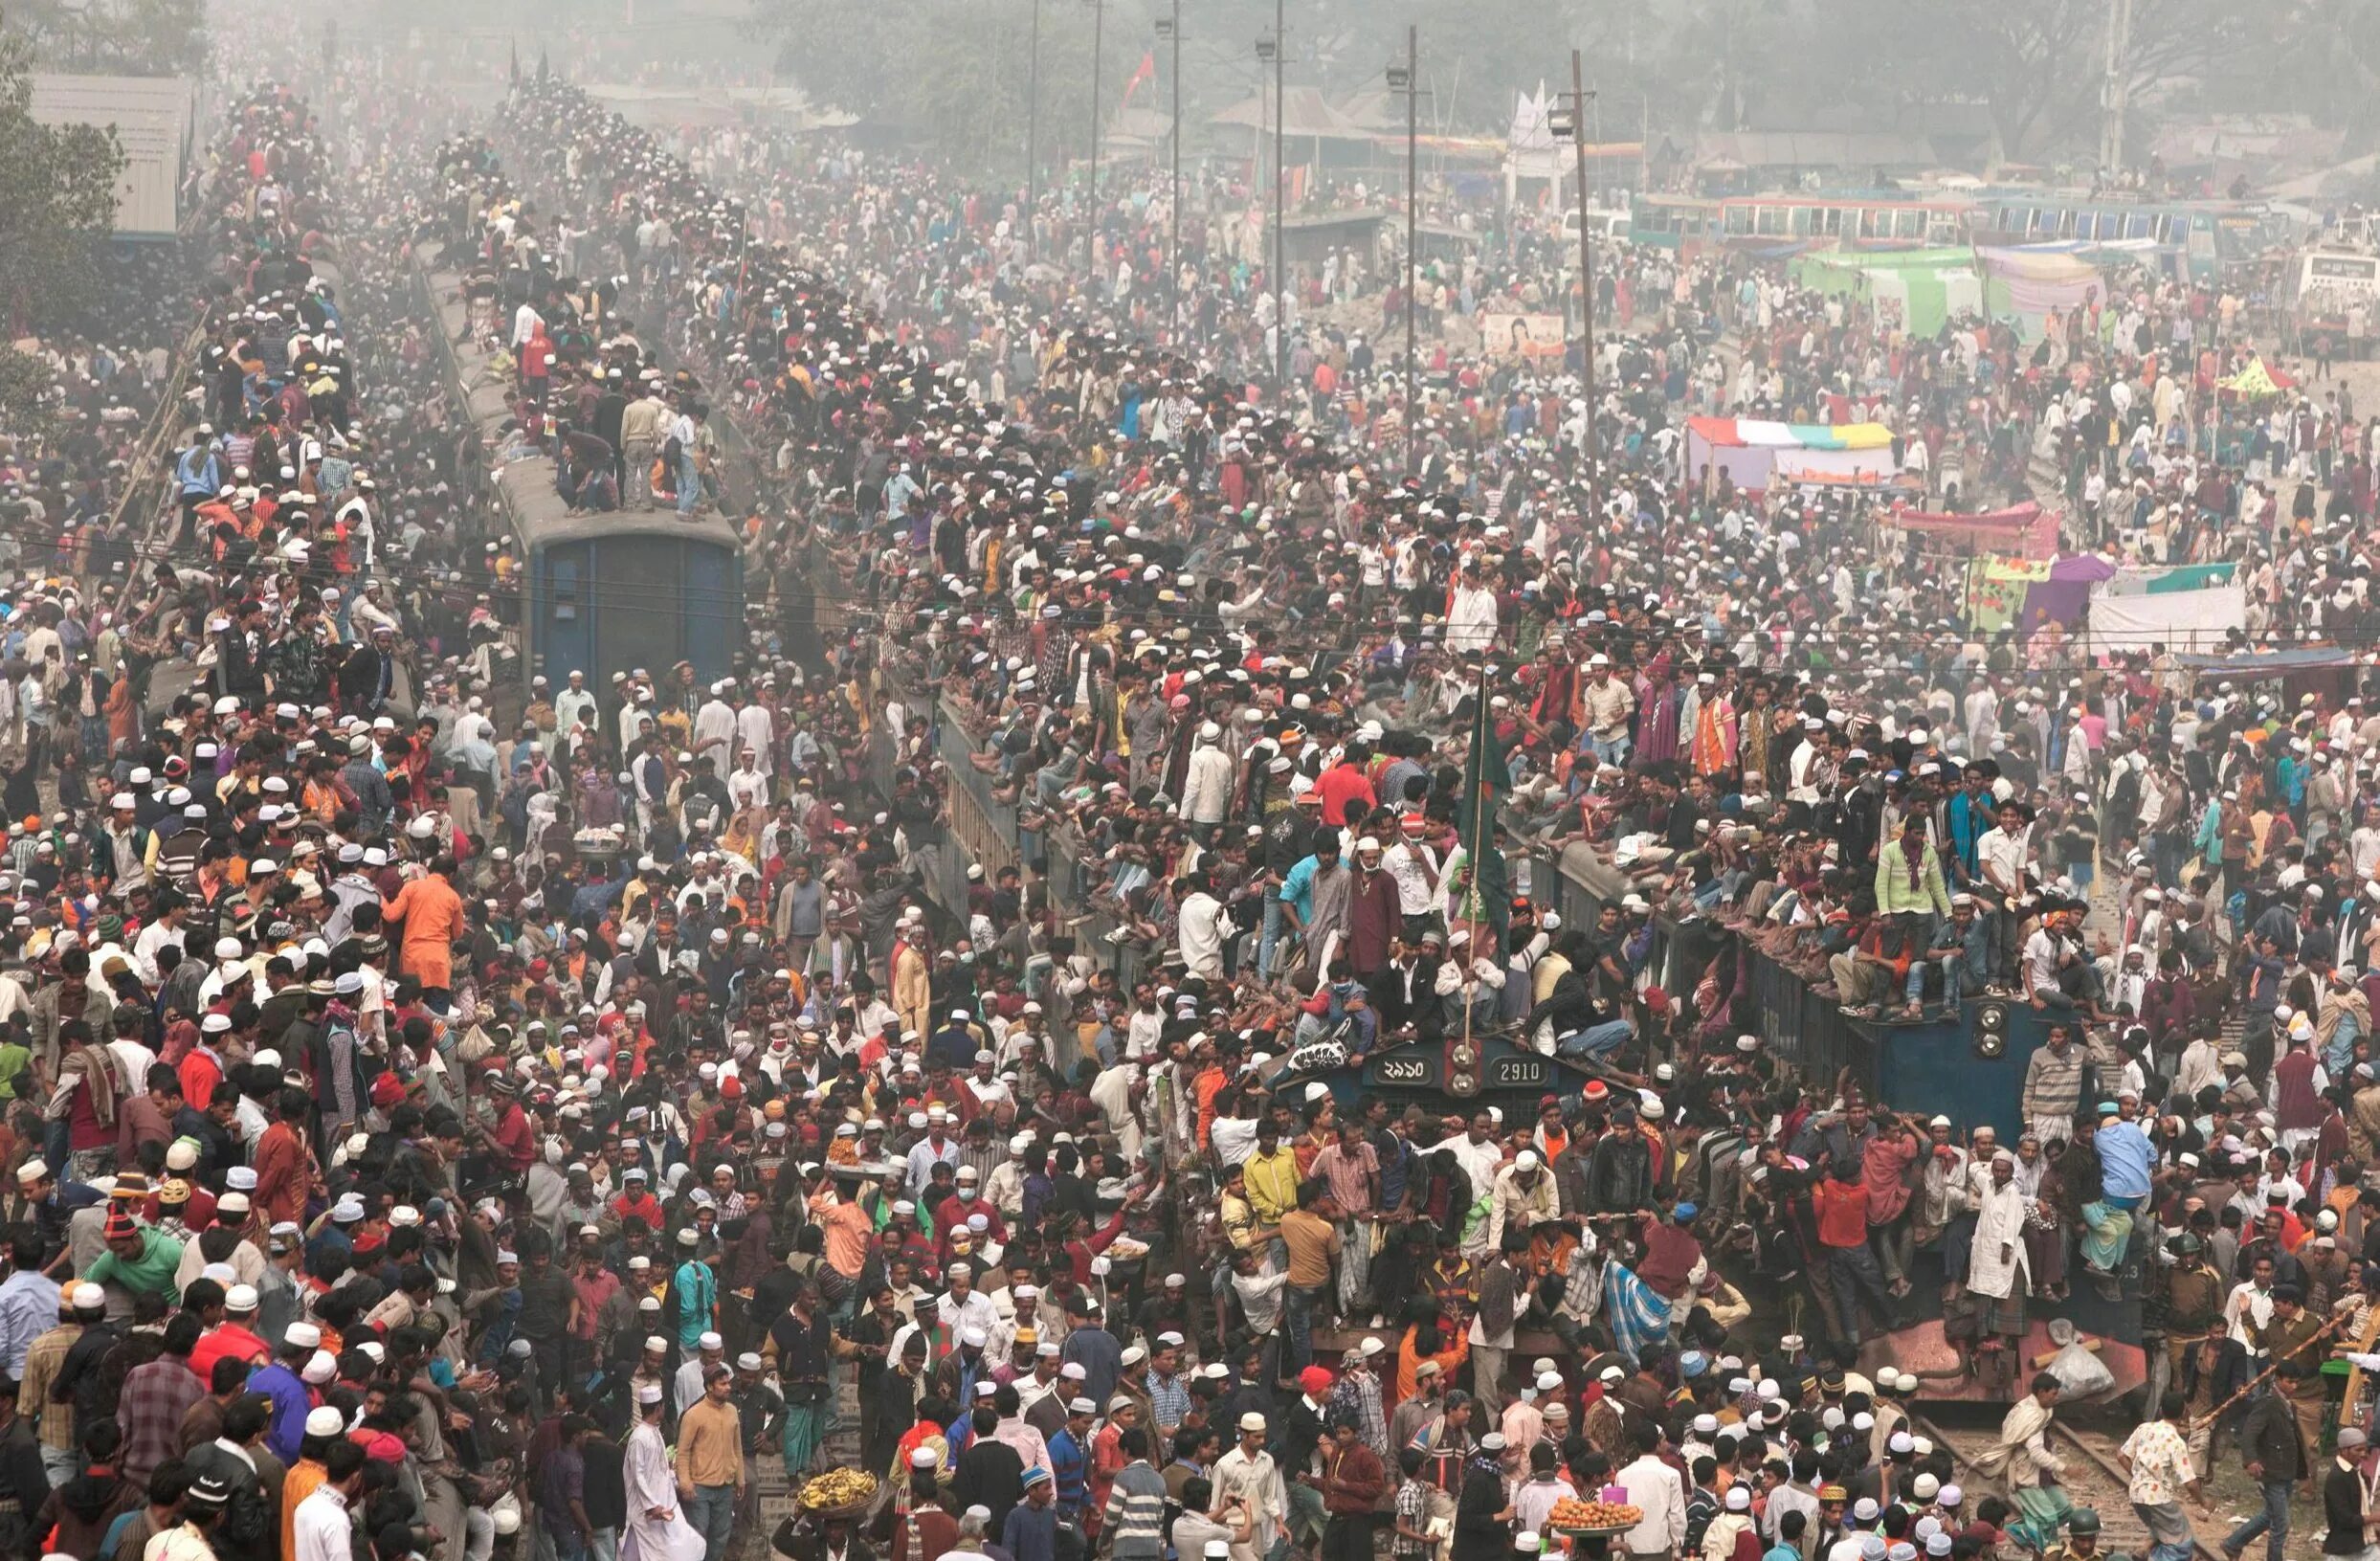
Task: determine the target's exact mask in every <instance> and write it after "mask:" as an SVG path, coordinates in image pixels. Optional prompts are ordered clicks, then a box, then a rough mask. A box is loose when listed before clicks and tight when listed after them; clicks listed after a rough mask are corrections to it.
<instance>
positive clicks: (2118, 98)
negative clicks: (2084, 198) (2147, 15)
mask: <svg viewBox="0 0 2380 1561" xmlns="http://www.w3.org/2000/svg"><path fill="white" fill-rule="evenodd" d="M2131 56H2132V0H2107V76H2106V79H2105V80H2104V81H2102V83H2101V85H2100V94H2099V102H2100V110H2101V113H2100V126H2099V167H2100V173H2101V175H2102V177H2111V176H2113V175H2114V174H2116V173H2117V172H2119V171H2120V170H2121V169H2122V168H2123V167H2124V111H2125V109H2126V108H2127V107H2128V106H2129V105H2130V100H2131V96H2132V89H2131V73H2130V72H2129V71H2127V70H2126V69H2125V65H2124V62H2125V61H2126V60H2128V59H2129V58H2131Z"/></svg>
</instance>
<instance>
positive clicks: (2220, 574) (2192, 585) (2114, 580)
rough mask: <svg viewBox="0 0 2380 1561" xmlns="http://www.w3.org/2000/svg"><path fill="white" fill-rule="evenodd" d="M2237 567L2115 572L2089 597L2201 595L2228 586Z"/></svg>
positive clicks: (2181, 566) (2206, 565)
mask: <svg viewBox="0 0 2380 1561" xmlns="http://www.w3.org/2000/svg"><path fill="white" fill-rule="evenodd" d="M2238 570H2239V566H2238V565H2237V564H2235V563H2232V564H2181V565H2176V566H2174V567H2172V568H2169V569H2141V568H2138V567H2134V568H2128V569H2118V570H2117V571H2116V572H2115V574H2114V575H2113V576H2112V577H2111V578H2110V579H2108V580H2107V581H2106V582H2105V583H2104V584H2102V586H2101V587H2100V588H2099V590H2098V591H2095V592H2094V593H2093V594H2095V595H2100V596H2163V595H2165V594H2167V593H2168V592H2170V591H2203V590H2205V589H2206V588H2207V587H2209V586H2222V585H2229V584H2230V583H2231V579H2232V576H2233V575H2234V574H2235V573H2237V572H2238Z"/></svg>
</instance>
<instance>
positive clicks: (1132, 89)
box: [1116, 51, 1157, 112]
mask: <svg viewBox="0 0 2380 1561" xmlns="http://www.w3.org/2000/svg"><path fill="white" fill-rule="evenodd" d="M1156 74H1157V56H1156V55H1155V54H1154V53H1153V52H1146V51H1145V52H1144V53H1143V54H1142V55H1141V62H1140V63H1139V64H1138V65H1136V66H1134V67H1133V68H1132V75H1131V76H1130V77H1129V78H1126V79H1125V81H1124V84H1123V101H1122V102H1120V103H1118V104H1117V105H1116V107H1117V110H1118V111H1119V112H1122V111H1123V110H1124V109H1127V108H1130V107H1131V106H1132V95H1133V94H1134V93H1136V92H1138V91H1140V90H1141V83H1142V82H1144V81H1146V80H1147V79H1148V78H1151V77H1153V76H1155V75H1156Z"/></svg>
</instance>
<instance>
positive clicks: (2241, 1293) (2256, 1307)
mask: <svg viewBox="0 0 2380 1561" xmlns="http://www.w3.org/2000/svg"><path fill="white" fill-rule="evenodd" d="M2272 1321H2273V1292H2272V1291H2270V1290H2259V1289H2258V1288H2257V1287H2256V1285H2255V1284H2254V1283H2253V1282H2247V1281H2242V1282H2240V1283H2237V1284H2235V1285H2233V1286H2232V1293H2231V1298H2230V1299H2229V1300H2227V1301H2225V1302H2224V1303H2223V1331H2224V1336H2225V1337H2227V1338H2229V1339H2232V1340H2234V1341H2235V1342H2236V1343H2237V1344H2238V1345H2239V1347H2240V1348H2241V1349H2245V1350H2246V1351H2247V1352H2248V1353H2249V1354H2250V1355H2251V1356H2254V1357H2257V1358H2258V1359H2261V1358H2262V1356H2263V1353H2264V1352H2263V1351H2262V1350H2260V1349H2258V1348H2257V1347H2256V1342H2255V1341H2254V1340H2252V1339H2250V1338H2249V1337H2248V1325H2249V1324H2250V1323H2254V1324H2255V1325H2256V1326H2257V1327H2270V1326H2271V1325H2272Z"/></svg>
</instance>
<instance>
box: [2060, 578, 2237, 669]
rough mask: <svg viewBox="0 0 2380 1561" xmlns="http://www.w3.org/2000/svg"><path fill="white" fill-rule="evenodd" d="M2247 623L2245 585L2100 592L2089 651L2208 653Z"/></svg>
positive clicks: (2100, 652) (2093, 616)
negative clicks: (2163, 592)
mask: <svg viewBox="0 0 2380 1561" xmlns="http://www.w3.org/2000/svg"><path fill="white" fill-rule="evenodd" d="M2247 623H2248V589H2247V587H2245V586H2211V587H2209V588H2208V589H2206V590H2204V591H2173V592H2170V593H2169V594H2167V595H2163V596H2102V597H2100V598H2099V599H2097V600H2096V601H2094V602H2092V603H2091V624H2090V647H2091V651H2092V654H2094V655H2116V654H2120V653H2123V652H2126V651H2146V650H2148V649H2149V648H2150V647H2151V646H2155V645H2163V646H2165V647H2166V648H2167V649H2168V650H2170V651H2176V652H2182V651H2213V650H2214V649H2216V648H2217V647H2219V646H2220V645H2222V643H2223V642H2224V640H2225V639H2226V638H2228V637H2229V636H2230V634H2231V632H2232V631H2233V630H2235V629H2244V628H2246V627H2247Z"/></svg>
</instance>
